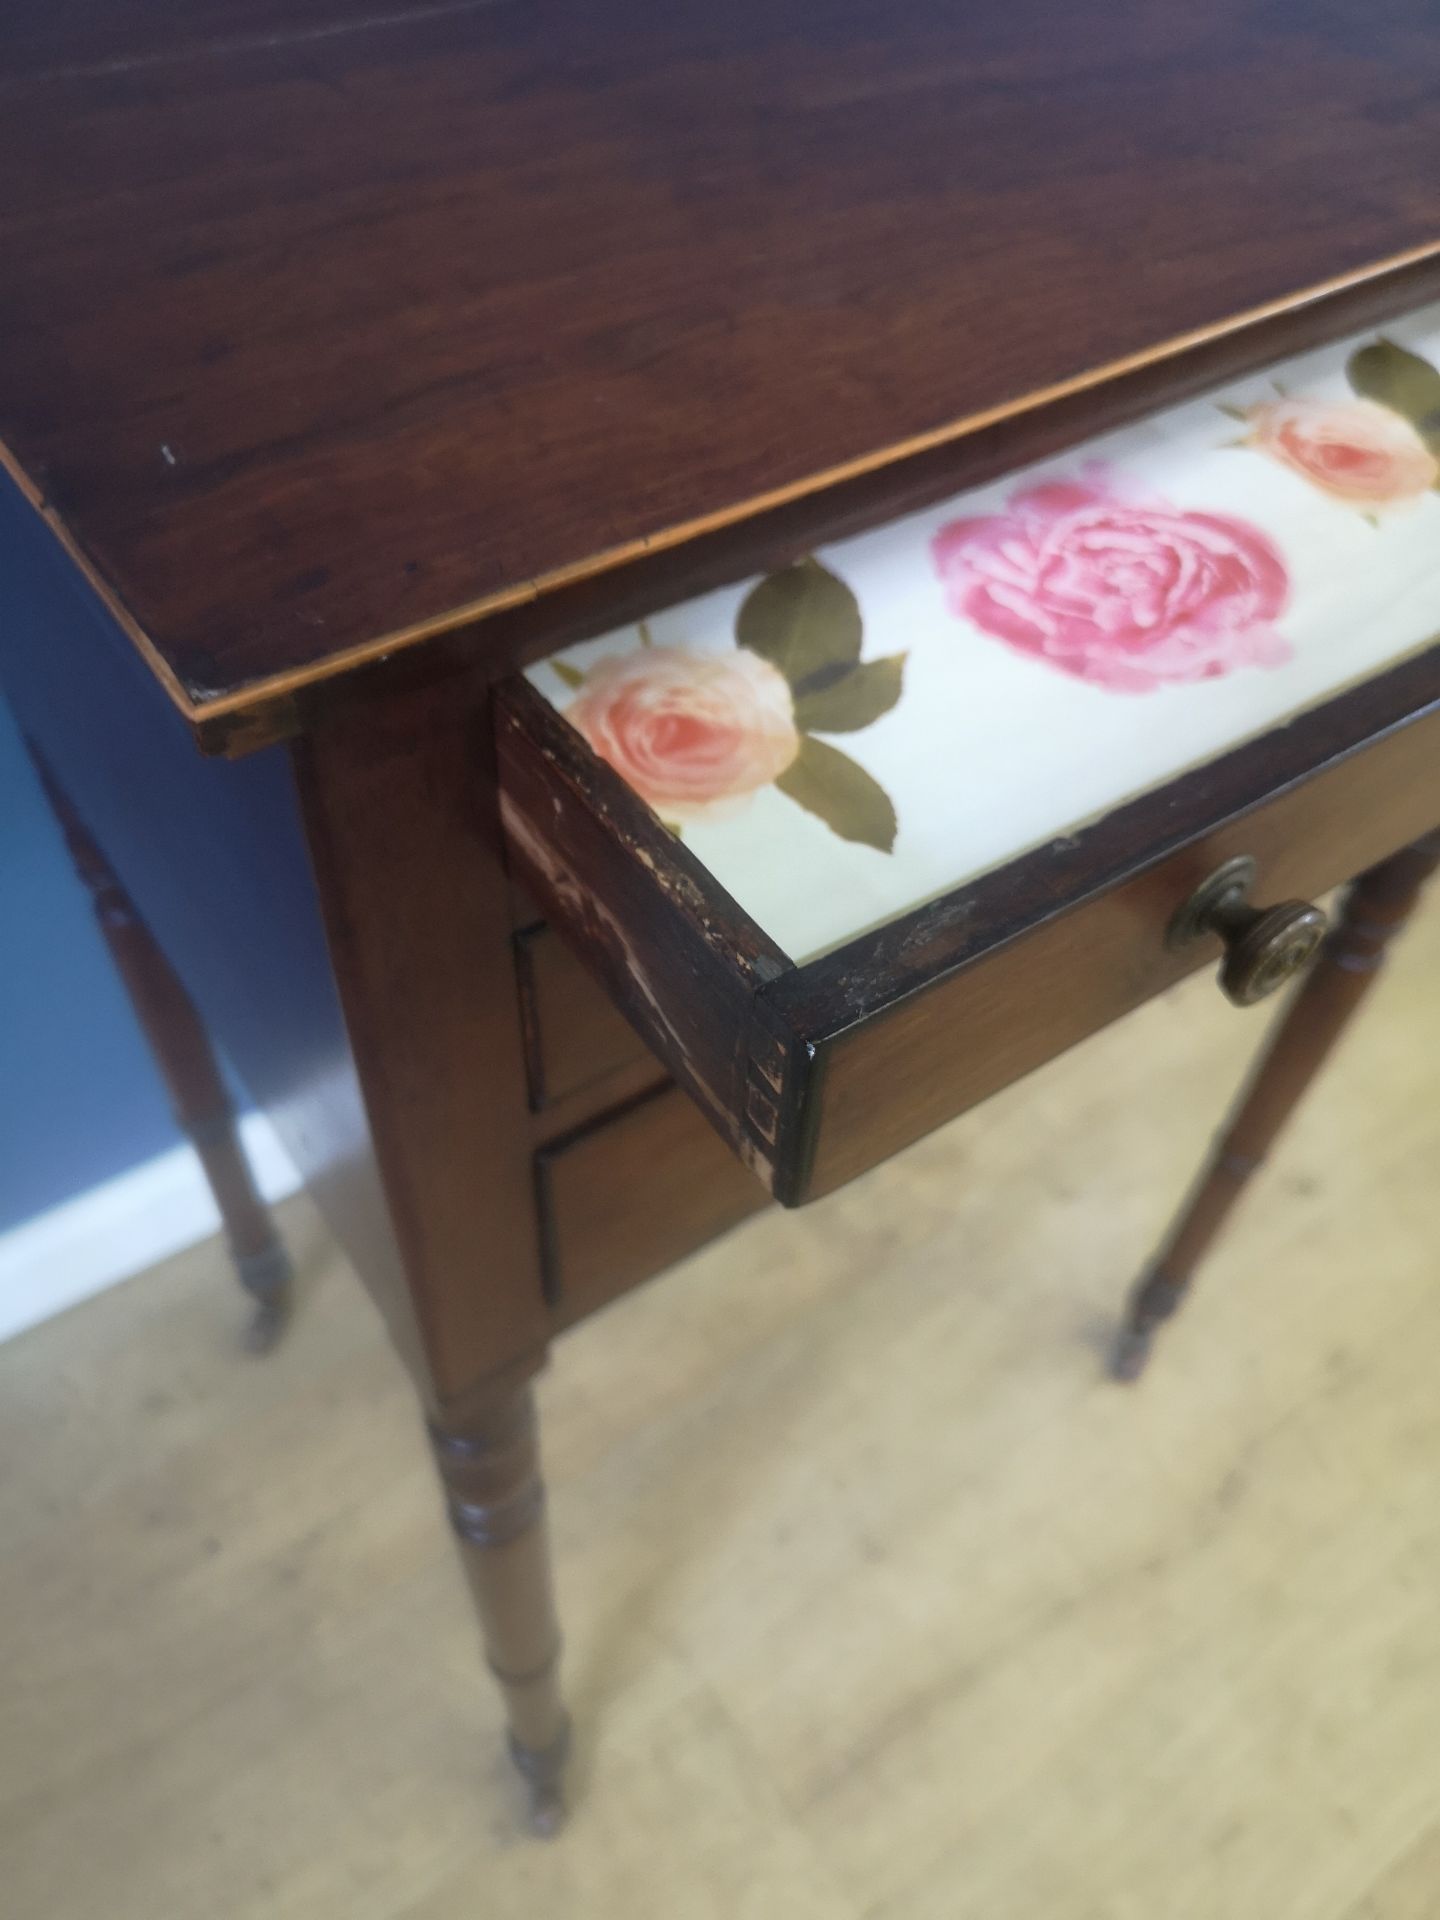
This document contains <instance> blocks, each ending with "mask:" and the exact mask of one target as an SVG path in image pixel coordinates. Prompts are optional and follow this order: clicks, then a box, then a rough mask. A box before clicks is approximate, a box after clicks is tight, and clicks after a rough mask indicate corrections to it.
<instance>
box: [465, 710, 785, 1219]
mask: <svg viewBox="0 0 1440 1920" xmlns="http://www.w3.org/2000/svg"><path fill="white" fill-rule="evenodd" d="M494 706H495V716H496V759H497V769H498V778H499V786H500V818H501V822H502V825H503V829H504V833H505V839H506V845H507V849H508V854H509V859H510V863H511V865H512V867H513V868H514V870H515V871H516V873H517V874H518V875H519V877H520V879H521V880H522V881H523V883H524V885H525V887H526V889H527V891H528V892H529V893H530V894H531V895H532V896H533V897H534V898H535V899H537V900H538V901H539V902H540V903H541V905H542V906H543V907H544V909H545V913H546V917H547V919H548V921H549V922H550V924H551V925H552V926H554V928H555V930H556V931H557V933H559V934H560V935H561V936H562V938H564V939H565V940H566V941H567V942H568V943H569V945H570V946H571V948H572V949H573V950H574V951H575V952H576V953H577V954H578V955H579V957H580V958H581V959H582V960H583V961H584V962H585V964H586V965H587V966H588V968H589V969H590V971H591V972H592V973H593V974H594V976H595V977H596V978H597V979H598V980H599V981H600V982H601V984H602V985H603V986H604V987H605V988H606V989H607V990H608V992H609V993H610V994H611V995H612V997H613V998H614V1001H615V1003H616V1005H617V1006H618V1007H619V1008H620V1009H621V1011H622V1012H623V1013H624V1014H625V1015H626V1017H627V1018H628V1019H629V1020H630V1022H631V1023H632V1025H633V1026H634V1027H635V1029H636V1031H637V1032H638V1033H640V1034H641V1035H642V1036H643V1037H644V1039H645V1040H646V1041H648V1043H649V1045H650V1047H651V1049H652V1050H653V1051H654V1053H655V1054H656V1055H657V1056H658V1057H659V1058H660V1060H662V1061H663V1062H664V1064H665V1066H666V1068H667V1069H668V1071H669V1072H670V1073H671V1074H673V1075H674V1077H675V1079H676V1080H678V1081H679V1083H680V1085H681V1086H683V1087H684V1088H685V1090H686V1092H687V1093H689V1094H691V1095H692V1097H693V1098H694V1100H695V1101H696V1103H697V1105H698V1106H699V1107H700V1109H701V1111H702V1112H703V1113H704V1114H705V1115H706V1116H707V1118H708V1119H709V1120H710V1121H711V1123H712V1125H714V1126H715V1127H716V1128H717V1129H718V1130H719V1131H720V1133H721V1134H722V1135H723V1136H724V1137H725V1138H726V1139H727V1140H728V1141H729V1142H730V1144H731V1146H733V1147H734V1148H735V1150H736V1151H737V1152H738V1153H739V1154H741V1156H742V1157H743V1158H744V1159H746V1161H747V1162H748V1164H750V1165H751V1166H752V1167H753V1168H754V1170H755V1172H756V1173H757V1174H758V1175H759V1177H760V1178H761V1179H763V1180H765V1181H766V1183H767V1184H768V1179H769V1168H770V1161H771V1158H772V1156H773V1151H774V1145H775V1130H774V1126H773V1124H769V1123H768V1121H767V1119H766V1117H765V1116H764V1115H763V1114H762V1115H760V1116H759V1121H758V1124H756V1116H755V1115H754V1114H753V1113H752V1109H751V1103H750V1099H749V1092H750V1085H751V1071H750V1058H751V1056H750V1046H751V1038H752V1036H751V1022H752V1019H753V1018H754V1014H755V1008H756V1000H755V993H756V988H757V987H758V986H760V985H761V984H762V983H763V982H765V981H768V980H774V979H777V978H778V977H779V976H780V975H781V974H783V973H784V972H786V971H787V970H788V969H790V967H791V965H792V963H791V961H790V960H789V959H788V957H787V956H786V955H785V954H784V953H782V952H781V950H780V949H779V947H777V946H776V945H775V943H774V941H773V940H771V939H770V938H769V937H768V935H766V934H765V933H763V932H762V931H761V929H760V928H759V927H757V926H756V925H755V923H754V921H752V920H751V919H750V917H749V915H748V914H746V913H744V912H743V911H742V910H741V909H740V907H739V906H738V905H737V904H736V903H735V901H734V900H732V899H731V898H730V896H729V895H728V894H727V893H726V892H725V890H724V888H723V887H721V886H720V885H719V884H718V882H717V881H716V880H715V879H714V877H713V876H712V875H711V874H709V873H708V872H707V871H706V870H705V868H704V867H702V866H701V865H700V863H699V861H697V860H696V859H695V857H694V855H693V854H691V853H690V852H689V851H688V849H687V848H686V847H685V846H684V844H683V843H682V842H681V841H680V840H678V839H677V838H676V837H675V835H674V834H672V833H670V832H669V831H668V829H667V828H665V827H664V826H662V825H661V823H660V821H659V820H657V819H656V817H655V815H654V814H653V813H652V812H651V811H650V809H649V807H647V806H646V805H645V803H644V802H643V801H642V800H640V799H639V798H638V797H637V796H636V794H635V793H633V792H632V791H631V789H630V788H629V787H628V786H626V784H625V782H624V781H623V780H621V779H620V778H619V776H618V775H617V774H616V773H614V772H613V771H612V769H611V768H609V767H607V766H606V765H605V764H604V763H603V762H602V761H600V760H598V759H596V757H595V755H594V754H592V753H591V751H590V749H589V747H588V746H587V745H586V744H585V742H584V741H583V740H582V739H581V737H580V735H579V734H578V733H576V732H575V730H574V728H573V727H570V726H567V725H566V723H565V722H564V721H563V720H562V719H561V718H560V716H559V715H558V714H557V713H556V711H555V709H554V708H553V707H552V706H551V705H550V703H549V702H548V701H547V700H544V699H542V698H541V696H540V695H539V694H538V693H536V692H535V690H534V689H533V688H532V687H531V686H529V685H528V684H527V683H526V682H525V681H523V680H515V681H509V682H506V683H505V685H504V686H502V687H501V688H500V689H499V690H498V692H497V694H496V696H495V703H494ZM769 1070H770V1071H772V1072H773V1073H774V1074H775V1075H776V1078H777V1081H778V1080H779V1079H780V1078H783V1073H784V1067H783V1063H782V1066H781V1067H779V1068H770V1069H769Z"/></svg>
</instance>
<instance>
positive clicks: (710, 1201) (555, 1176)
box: [535, 1087, 769, 1325]
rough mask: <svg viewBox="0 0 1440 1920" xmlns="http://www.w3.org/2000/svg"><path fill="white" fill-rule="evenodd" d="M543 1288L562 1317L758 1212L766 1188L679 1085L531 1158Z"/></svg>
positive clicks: (578, 1314) (578, 1315) (624, 1288)
mask: <svg viewBox="0 0 1440 1920" xmlns="http://www.w3.org/2000/svg"><path fill="white" fill-rule="evenodd" d="M535 1170H536V1194H537V1198H538V1202H539V1206H540V1212H541V1231H542V1235H543V1238H544V1245H545V1279H546V1294H547V1296H548V1298H549V1299H550V1300H551V1302H552V1304H553V1305H554V1307H555V1311H556V1315H557V1318H558V1322H559V1324H561V1325H569V1324H571V1323H572V1322H574V1321H576V1320H580V1319H583V1317H584V1316H585V1315H586V1314H587V1313H593V1312H594V1311H595V1310H596V1308H598V1307H603V1306H604V1305H605V1304H606V1302H607V1301H610V1300H613V1299H614V1298H615V1297H616V1295H617V1294H621V1293H625V1292H628V1290H629V1289H630V1288H631V1287H634V1286H638V1285H639V1284H640V1283H641V1282H642V1281H645V1280H649V1279H651V1278H652V1277H653V1276H654V1275H655V1274H658V1273H661V1272H663V1271H664V1269H665V1268H666V1267H669V1266H673V1265H674V1263H675V1262H676V1261H677V1260H683V1259H684V1258H685V1257H686V1256H687V1255H688V1254H690V1253H693V1252H694V1251H695V1249H696V1248H697V1247H700V1246H703V1245H704V1244H705V1242H706V1241H707V1240H713V1239H714V1238H715V1236H716V1234H718V1233H724V1232H725V1231H726V1230H727V1229H728V1228H730V1227H733V1226H735V1225H737V1224H738V1223H739V1222H740V1221H741V1220H744V1219H747V1218H748V1217H749V1215H750V1214H752V1213H757V1212H758V1211H759V1210H760V1208H761V1207H763V1206H764V1205H765V1204H766V1202H767V1200H768V1198H769V1196H768V1195H767V1194H766V1192H765V1189H764V1188H763V1187H762V1186H761V1185H760V1183H759V1181H757V1180H756V1179H755V1177H754V1175H753V1174H751V1173H750V1172H749V1171H748V1169H747V1168H745V1167H743V1166H741V1164H740V1162H739V1161H738V1160H737V1159H736V1158H735V1157H734V1155H733V1154H731V1153H730V1152H728V1151H727V1149H726V1147H725V1143H724V1141H722V1140H720V1139H718V1138H717V1136H716V1133H715V1130H714V1128H713V1127H711V1126H709V1125H707V1124H706V1121H705V1119H704V1117H703V1115H701V1114H700V1113H699V1112H697V1111H696V1108H695V1106H694V1103H693V1102H692V1101H690V1100H689V1099H687V1098H686V1096H685V1095H684V1094H683V1093H682V1092H681V1091H680V1089H679V1088H678V1087H662V1088H660V1089H658V1090H656V1091H652V1092H650V1093H647V1094H644V1095H641V1096H640V1097H639V1098H638V1099H636V1100H633V1101H631V1102H630V1103H629V1104H628V1105H627V1106H625V1107H624V1108H622V1109H621V1110H620V1111H619V1112H616V1113H612V1114H606V1115H604V1116H602V1117H601V1119H600V1120H599V1121H598V1122H595V1123H593V1124H592V1125H590V1126H588V1127H584V1128H581V1129H579V1130H577V1132H575V1133H574V1134H572V1135H570V1136H569V1137H568V1138H566V1139H562V1140H557V1141H555V1142H553V1143H552V1144H551V1145H550V1146H548V1147H546V1148H544V1149H543V1150H542V1151H541V1152H540V1153H539V1154H537V1155H536V1159H535Z"/></svg>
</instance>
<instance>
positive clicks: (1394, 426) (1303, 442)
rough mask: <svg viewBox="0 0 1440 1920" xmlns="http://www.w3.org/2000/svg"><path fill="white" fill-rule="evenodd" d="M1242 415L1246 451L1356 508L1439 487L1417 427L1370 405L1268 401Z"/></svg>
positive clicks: (1439, 468)
mask: <svg viewBox="0 0 1440 1920" xmlns="http://www.w3.org/2000/svg"><path fill="white" fill-rule="evenodd" d="M1243 417H1244V419H1245V421H1246V422H1247V424H1248V425H1249V428H1250V432H1249V435H1248V436H1247V438H1246V440H1245V443H1244V444H1245V445H1246V446H1250V447H1254V448H1256V449H1257V450H1258V451H1259V452H1261V453H1265V454H1269V456H1270V457H1271V459H1272V460H1278V461H1279V462H1280V463H1281V465H1282V466H1286V467H1290V468H1291V469H1292V470H1293V471H1294V472H1296V473H1298V474H1299V475H1300V476H1301V478H1302V479H1304V480H1308V481H1309V482H1310V483H1311V485H1312V486H1316V487H1319V488H1320V489H1321V491H1322V492H1324V493H1328V494H1330V495H1331V496H1332V497H1333V498H1334V499H1336V500H1345V501H1348V502H1350V503H1351V504H1352V505H1354V506H1358V507H1368V508H1371V509H1373V508H1376V507H1391V506H1398V505H1402V504H1408V503H1409V502H1410V501H1413V500H1418V499H1419V498H1420V496H1421V495H1422V494H1423V493H1426V492H1428V491H1429V489H1430V488H1431V487H1433V486H1435V485H1436V483H1437V481H1440V462H1437V460H1436V458H1435V455H1434V454H1433V453H1432V452H1431V451H1430V449H1429V447H1427V446H1426V444H1425V442H1424V441H1423V440H1422V439H1421V438H1420V435H1419V434H1418V433H1417V432H1416V430H1415V428H1414V427H1413V426H1412V425H1411V424H1410V422H1409V421H1408V420H1406V419H1403V418H1402V417H1401V416H1400V415H1399V414H1398V413H1395V412H1393V411H1392V410H1391V408H1389V407H1383V406H1380V405H1378V404H1377V403H1376V402H1375V401H1373V400H1335V401H1332V400H1313V399H1310V400H1307V399H1303V398H1302V399H1294V400H1289V399H1282V400H1270V401H1265V402H1263V403H1262V404H1261V405H1259V406H1255V407H1250V408H1248V409H1247V411H1246V412H1245V414H1244V416H1243Z"/></svg>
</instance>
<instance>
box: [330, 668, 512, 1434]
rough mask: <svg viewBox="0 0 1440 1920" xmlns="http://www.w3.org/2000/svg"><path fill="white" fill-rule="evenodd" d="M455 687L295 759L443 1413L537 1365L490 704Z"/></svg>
mask: <svg viewBox="0 0 1440 1920" xmlns="http://www.w3.org/2000/svg"><path fill="white" fill-rule="evenodd" d="M469 691H470V698H469V699H468V700H467V699H461V698H457V697H456V696H455V694H454V691H453V690H451V689H448V688H445V687H432V688H422V689H417V690H415V691H414V692H413V693H411V694H410V695H409V696H408V697H407V698H405V699H403V700H402V699H397V700H393V701H390V702H388V703H387V704H386V705H385V706H384V707H383V709H381V710H379V711H375V712H372V713H370V714H369V715H368V716H367V718H366V720H365V722H364V723H363V724H355V723H354V716H345V717H343V718H342V719H340V720H337V721H336V723H335V724H334V725H332V726H330V727H327V728H324V729H321V730H319V731H318V732H316V733H314V734H310V735H307V736H306V737H305V738H304V739H303V740H301V741H300V742H299V743H298V744H297V748H296V750H295V756H294V757H295V766H296V777H297V785H298V788H299V793H300V799H301V806H302V810H303V813H304V818H305V825H306V832H307V836H308V840H309V845H310V850H311V856H312V858H313V860H314V864H315V871H316V878H317V883H318V893H319V907H320V911H321V912H322V913H323V915H324V919H325V925H326V931H327V934H328V937H329V945H330V959H331V965H332V967H333V968H334V972H335V979H336V985H337V988H338V990H339V995H340V1003H341V1005H342V1007H343V1008H344V1012H345V1021H346V1027H347V1031H348V1033H349V1038H350V1046H351V1050H352V1053H353V1056H354V1060H355V1071H356V1073H357V1076H358V1078H359V1082H360V1086H361V1088H362V1090H363V1092H364V1096H365V1103H366V1110H367V1113H368V1115H369V1121H370V1129H371V1133H372V1136H373V1138H374V1141H375V1148H376V1153H377V1157H378V1160H379V1164H380V1166H381V1169H382V1172H383V1179H384V1184H385V1194H386V1199H387V1202H388V1205H389V1209H390V1215H391V1219H392V1221H393V1224H394V1231H395V1236H396V1239H397V1241H398V1243H399V1246H400V1250H401V1255H402V1258H403V1261H404V1265H405V1277H406V1289H407V1293H408V1296H409V1299H410V1301H411V1303H412V1307H413V1310H414V1313H415V1317H416V1321H417V1324H418V1328H419V1334H420V1339H421V1343H422V1346H423V1349H424V1356H425V1361H424V1367H423V1369H422V1374H421V1390H422V1394H423V1395H424V1396H425V1398H426V1400H427V1403H428V1404H429V1406H430V1410H431V1411H432V1412H433V1413H434V1414H435V1415H436V1417H439V1418H444V1419H445V1420H447V1421H449V1420H454V1419H456V1418H459V1417H460V1416H461V1415H462V1414H463V1412H464V1410H465V1409H466V1408H467V1407H468V1405H469V1397H470V1394H471V1391H472V1389H476V1388H479V1389H481V1390H482V1392H484V1393H488V1383H489V1382H490V1380H491V1378H492V1376H495V1375H496V1374H498V1373H500V1372H502V1371H503V1370H504V1369H506V1368H508V1367H510V1366H511V1365H512V1364H514V1363H517V1362H518V1363H522V1364H523V1365H524V1366H525V1367H529V1368H533V1367H534V1366H537V1365H538V1364H539V1363H540V1361H541V1359H542V1358H543V1354H544V1347H545V1342H546V1339H547V1337H548V1333H549V1315H548V1310H547V1308H546V1305H545V1301H544V1299H543V1295H542V1289H541V1282H540V1267H539V1241H538V1236H537V1231H536V1222H535V1208H534V1203H533V1199H532V1196H531V1191H530V1138H529V1130H528V1127H527V1125H526V1116H527V1110H528V1097H527V1086H526V1075H525V1053H524V1044H523V1040H522V1035H521V1028H520V1016H519V1004H518V996H517V990H516V981H515V960H514V953H513V949H512V943H511V924H510V893H509V888H508V885H507V882H506V878H505V874H504V871H503V868H502V866H501V863H500V857H499V852H498V848H497V845H496V827H495V822H494V806H495V798H494V786H493V781H492V780H491V779H490V778H489V777H488V776H487V773H486V768H485V760H486V751H487V745H488V738H489V731H490V716H489V712H488V708H487V705H486V698H485V689H484V688H483V686H482V687H472V688H471V689H470V690H469Z"/></svg>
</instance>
